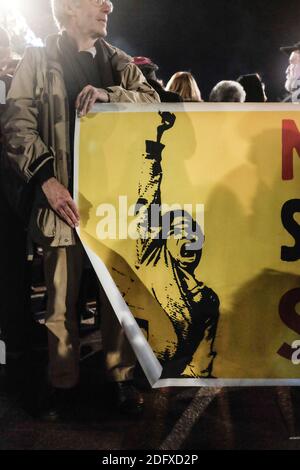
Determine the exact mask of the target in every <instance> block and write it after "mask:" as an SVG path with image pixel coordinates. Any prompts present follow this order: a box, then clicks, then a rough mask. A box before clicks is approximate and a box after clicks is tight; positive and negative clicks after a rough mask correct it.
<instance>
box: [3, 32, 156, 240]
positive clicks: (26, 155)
mask: <svg viewBox="0 0 300 470" xmlns="http://www.w3.org/2000/svg"><path fill="white" fill-rule="evenodd" d="M58 37H59V36H57V35H55V36H51V37H50V38H48V41H47V44H46V47H44V48H28V49H27V50H26V52H25V55H24V58H23V59H22V61H21V63H20V65H19V67H18V69H17V71H16V74H15V76H14V79H13V81H12V85H11V88H10V91H9V94H8V100H7V109H6V111H5V112H4V113H3V116H2V119H1V121H2V126H3V132H4V137H5V144H6V151H5V154H6V159H7V160H8V162H9V164H10V165H11V166H13V167H14V169H15V170H16V171H17V172H18V173H19V174H20V175H21V176H22V178H23V179H24V180H25V181H26V182H27V183H29V182H30V180H32V178H34V176H35V175H36V174H37V173H38V171H39V170H40V169H41V167H42V166H43V165H45V164H46V163H47V162H48V161H49V160H52V161H54V171H55V176H56V178H57V179H58V181H59V182H60V183H62V184H63V185H64V186H65V187H68V181H69V168H68V167H69V163H68V162H69V159H70V141H69V139H70V138H69V106H68V98H67V92H66V87H65V83H64V78H63V70H62V67H61V65H60V62H59V59H58V54H59V49H58ZM103 46H104V47H105V48H106V49H107V52H108V54H109V57H110V60H111V64H112V67H113V70H114V72H115V74H116V76H117V77H118V79H119V80H118V81H119V83H120V86H113V87H110V88H107V91H108V92H109V95H110V101H111V102H112V103H117V102H123V103H156V102H159V97H158V95H157V94H156V92H155V91H154V90H153V89H152V88H151V86H150V85H149V84H148V83H147V82H146V80H145V78H144V76H143V75H142V73H141V72H140V71H139V69H138V68H137V67H136V66H135V65H134V64H133V63H132V62H131V58H130V57H129V56H128V55H126V54H125V53H124V52H122V51H121V50H119V49H117V48H115V47H112V46H111V45H109V44H108V43H106V42H105V41H103ZM29 234H30V235H31V237H32V239H33V240H34V241H35V242H36V243H39V244H41V245H42V246H52V247H60V246H69V245H73V244H74V243H75V233H74V230H73V229H71V228H70V227H69V226H68V225H67V224H66V223H65V222H64V221H63V220H62V219H61V218H60V217H59V216H58V215H57V214H56V213H55V212H54V211H53V210H52V209H51V208H50V207H49V205H48V202H47V200H46V197H45V196H44V194H43V192H42V189H41V187H40V185H39V184H38V183H37V184H36V189H35V197H34V201H33V208H32V212H31V218H30V223H29Z"/></svg>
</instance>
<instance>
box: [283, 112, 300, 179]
mask: <svg viewBox="0 0 300 470" xmlns="http://www.w3.org/2000/svg"><path fill="white" fill-rule="evenodd" d="M294 149H295V150H297V152H298V156H299V157H300V132H299V130H298V128H297V126H296V124H295V122H294V121H291V120H284V121H283V125H282V179H283V180H292V179H293V178H294V165H293V154H294Z"/></svg>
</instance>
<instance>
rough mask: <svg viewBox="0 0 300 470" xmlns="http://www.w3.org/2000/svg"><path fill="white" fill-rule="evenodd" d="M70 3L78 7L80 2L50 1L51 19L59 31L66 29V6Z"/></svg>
mask: <svg viewBox="0 0 300 470" xmlns="http://www.w3.org/2000/svg"><path fill="white" fill-rule="evenodd" d="M70 3H74V5H79V4H80V0H51V6H52V14H53V18H54V20H55V22H56V24H57V26H58V28H59V29H60V30H62V29H63V28H65V27H66V25H67V23H68V20H69V15H68V13H67V6H68V5H69V4H70Z"/></svg>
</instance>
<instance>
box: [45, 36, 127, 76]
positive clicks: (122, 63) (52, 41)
mask: <svg viewBox="0 0 300 470" xmlns="http://www.w3.org/2000/svg"><path fill="white" fill-rule="evenodd" d="M63 34H64V33H63ZM60 38H61V34H53V35H51V36H48V37H47V39H46V46H45V47H46V55H47V58H48V60H49V62H50V66H51V68H54V69H56V70H57V71H58V72H60V73H61V74H62V73H63V70H62V66H61V64H60V60H59V54H60V47H59V40H60ZM99 41H101V44H102V47H104V48H105V50H106V53H107V55H108V57H109V58H110V60H111V63H112V66H113V69H114V70H115V71H116V72H122V71H123V70H124V69H125V67H126V66H127V65H128V64H129V63H131V62H132V58H131V57H130V56H129V55H127V54H126V53H125V52H123V51H121V50H120V49H118V48H116V47H114V46H112V45H110V44H109V43H108V42H106V41H105V40H104V39H99Z"/></svg>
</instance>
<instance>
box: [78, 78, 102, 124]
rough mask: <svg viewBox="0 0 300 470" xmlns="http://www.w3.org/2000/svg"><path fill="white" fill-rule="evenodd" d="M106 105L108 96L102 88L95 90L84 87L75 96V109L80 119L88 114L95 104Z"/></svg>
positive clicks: (91, 87) (89, 86) (88, 86)
mask: <svg viewBox="0 0 300 470" xmlns="http://www.w3.org/2000/svg"><path fill="white" fill-rule="evenodd" d="M97 101H98V102H100V103H108V102H109V94H108V92H107V91H106V90H103V89H102V88H95V87H93V86H92V85H87V86H86V87H84V89H83V90H82V92H81V93H79V95H78V96H77V99H76V103H75V107H76V109H77V111H78V114H79V116H80V117H82V116H85V115H86V114H88V113H89V112H90V111H91V109H92V107H93V106H94V104H95V103H96V102H97Z"/></svg>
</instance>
